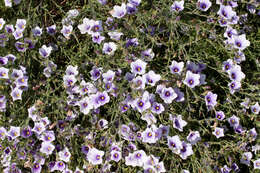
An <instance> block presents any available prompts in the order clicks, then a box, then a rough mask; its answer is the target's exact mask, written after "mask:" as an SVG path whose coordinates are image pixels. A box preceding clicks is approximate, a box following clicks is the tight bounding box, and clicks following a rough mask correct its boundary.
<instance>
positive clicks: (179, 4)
mask: <svg viewBox="0 0 260 173" xmlns="http://www.w3.org/2000/svg"><path fill="white" fill-rule="evenodd" d="M183 9H184V0H182V1H174V2H173V4H172V6H171V11H175V12H180V11H182V10H183Z"/></svg>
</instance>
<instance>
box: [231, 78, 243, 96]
mask: <svg viewBox="0 0 260 173" xmlns="http://www.w3.org/2000/svg"><path fill="white" fill-rule="evenodd" d="M228 86H229V90H230V93H231V94H234V93H235V92H236V91H238V90H239V89H240V88H241V83H240V82H237V81H232V82H230V83H229V84H228Z"/></svg>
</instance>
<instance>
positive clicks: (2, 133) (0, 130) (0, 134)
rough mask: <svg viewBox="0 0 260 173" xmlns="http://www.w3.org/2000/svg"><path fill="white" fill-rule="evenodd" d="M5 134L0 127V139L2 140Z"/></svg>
mask: <svg viewBox="0 0 260 173" xmlns="http://www.w3.org/2000/svg"><path fill="white" fill-rule="evenodd" d="M6 134H7V131H6V129H5V128H4V127H0V139H1V140H4V138H5V136H6Z"/></svg>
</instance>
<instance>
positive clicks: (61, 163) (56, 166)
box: [55, 161, 66, 171]
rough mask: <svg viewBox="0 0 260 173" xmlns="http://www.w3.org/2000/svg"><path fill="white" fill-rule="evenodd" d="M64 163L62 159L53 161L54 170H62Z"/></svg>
mask: <svg viewBox="0 0 260 173" xmlns="http://www.w3.org/2000/svg"><path fill="white" fill-rule="evenodd" d="M65 167H66V165H65V163H63V162H62V161H59V162H56V163H55V170H57V171H63V170H64V169H65Z"/></svg>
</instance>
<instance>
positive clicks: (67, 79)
mask: <svg viewBox="0 0 260 173" xmlns="http://www.w3.org/2000/svg"><path fill="white" fill-rule="evenodd" d="M76 82H77V79H76V78H75V76H73V75H64V76H63V83H64V86H65V87H72V86H73V85H74V84H75V83H76Z"/></svg>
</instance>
